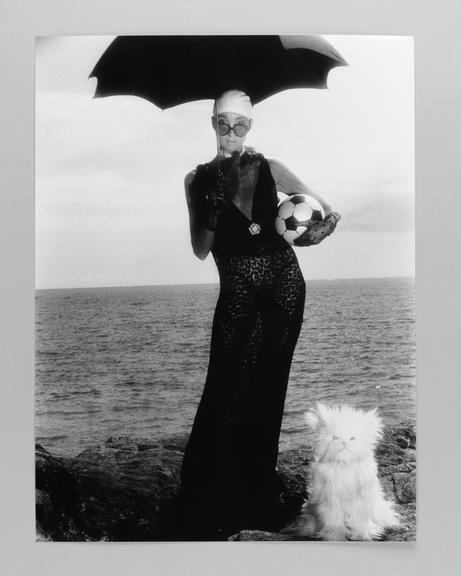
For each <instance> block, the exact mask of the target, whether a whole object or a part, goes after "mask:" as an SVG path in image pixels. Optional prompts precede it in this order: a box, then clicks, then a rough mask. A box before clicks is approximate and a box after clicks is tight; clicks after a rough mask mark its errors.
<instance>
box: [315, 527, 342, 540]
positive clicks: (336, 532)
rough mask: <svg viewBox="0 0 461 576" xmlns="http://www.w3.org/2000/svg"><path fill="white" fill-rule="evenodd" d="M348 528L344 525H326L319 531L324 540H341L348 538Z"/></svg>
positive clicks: (319, 535)
mask: <svg viewBox="0 0 461 576" xmlns="http://www.w3.org/2000/svg"><path fill="white" fill-rule="evenodd" d="M348 534H349V533H348V530H347V529H346V528H345V527H344V526H324V527H323V528H322V529H321V530H320V531H319V533H318V537H319V538H321V539H322V540H328V541H340V540H348Z"/></svg>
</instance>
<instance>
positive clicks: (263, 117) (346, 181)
mask: <svg viewBox="0 0 461 576" xmlns="http://www.w3.org/2000/svg"><path fill="white" fill-rule="evenodd" d="M324 37H325V38H326V39H327V40H328V41H329V42H330V43H331V44H332V45H333V46H334V47H335V48H336V49H337V50H338V51H339V52H340V53H341V55H342V56H343V57H344V58H345V60H346V61H347V62H348V64H349V66H347V67H340V68H335V69H333V70H332V71H331V72H330V75H329V80H328V89H327V90H314V89H298V90H289V91H285V92H282V93H279V94H277V95H275V96H272V97H270V98H268V99H266V100H265V101H263V102H261V103H260V104H257V105H256V106H255V107H254V121H253V129H252V130H251V131H250V133H249V135H248V138H247V141H246V144H248V145H251V146H254V147H255V148H256V149H257V150H258V151H260V152H262V153H263V154H264V155H265V156H266V157H270V158H276V159H278V160H280V161H281V162H283V163H284V164H285V165H286V166H288V167H289V168H290V169H291V170H292V171H293V172H295V173H296V174H297V176H298V177H299V178H301V180H303V181H304V182H305V184H306V185H307V186H309V187H310V188H312V189H313V190H315V191H316V192H317V193H318V194H320V195H321V196H322V197H324V198H325V200H327V201H328V203H329V204H330V205H331V206H332V207H333V209H334V210H336V211H338V212H340V213H341V215H342V220H341V222H340V223H339V224H338V227H337V229H336V231H335V233H334V234H333V235H332V236H331V237H329V238H327V239H326V240H325V241H324V242H323V243H322V244H320V245H318V246H313V247H297V248H295V251H296V254H297V257H298V260H299V263H300V266H301V269H302V271H303V274H304V276H305V278H306V280H310V279H332V278H363V277H387V276H413V275H414V272H415V261H414V249H415V247H414V209H415V183H414V153H415V151H414V146H415V138H414V70H413V44H412V39H411V38H410V37H403V36H354V35H344V36H330V35H328V36H324ZM112 40H113V37H111V36H53V37H44V38H39V39H38V40H37V44H36V178H35V181H36V186H35V214H36V221H35V225H36V226H35V230H36V259H35V261H36V287H37V288H39V289H41V288H71V287H93V286H133V285H154V284H184V283H207V282H218V275H217V271H216V266H215V264H214V261H213V259H212V257H211V255H209V257H208V258H207V259H206V260H205V261H201V260H199V259H198V258H197V257H195V256H194V254H193V252H192V248H191V244H190V237H189V225H188V213H187V206H186V202H185V196H184V176H185V174H186V173H187V172H189V171H190V170H191V169H193V168H194V167H195V166H196V165H197V164H199V163H203V162H206V161H208V160H210V159H211V158H212V157H213V156H214V155H215V154H216V140H215V136H214V133H213V131H212V129H211V123H210V116H211V110H212V101H211V100H207V101H200V102H192V103H188V104H184V105H181V106H177V107H175V108H170V109H168V110H165V111H161V110H160V109H158V108H156V107H155V106H154V105H153V104H151V103H149V102H148V101H146V100H143V99H141V98H137V97H134V96H115V97H108V98H96V99H95V98H93V94H94V91H95V88H96V79H95V78H91V79H89V78H88V75H89V74H90V72H91V70H92V69H93V67H94V65H95V64H96V62H97V60H98V58H99V57H100V56H101V54H102V53H103V52H104V50H105V49H106V48H107V46H108V45H109V44H110V43H111V41H112Z"/></svg>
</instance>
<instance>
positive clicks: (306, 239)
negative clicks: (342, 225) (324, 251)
mask: <svg viewBox="0 0 461 576" xmlns="http://www.w3.org/2000/svg"><path fill="white" fill-rule="evenodd" d="M340 220H341V214H338V212H330V214H328V216H325V218H324V219H323V220H321V221H320V222H311V223H310V224H309V225H308V227H307V230H305V231H304V232H303V233H302V234H301V236H298V237H297V238H296V239H295V240H294V242H293V244H294V245H295V246H312V245H315V244H320V242H321V241H322V240H324V239H325V238H326V237H327V236H329V235H330V234H332V233H333V232H334V229H335V228H336V224H337V223H338V222H339V221H340Z"/></svg>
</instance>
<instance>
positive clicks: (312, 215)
mask: <svg viewBox="0 0 461 576" xmlns="http://www.w3.org/2000/svg"><path fill="white" fill-rule="evenodd" d="M324 218H325V212H324V210H323V208H322V205H321V204H320V202H319V201H318V200H316V199H315V198H314V197H312V196H309V195H308V194H293V195H292V196H288V198H287V199H286V200H283V201H282V202H280V204H279V212H278V216H277V217H276V219H275V229H276V230H277V232H278V233H279V234H280V235H281V236H283V238H285V240H286V241H287V242H288V243H289V244H293V242H294V240H295V239H296V238H297V237H298V236H300V235H301V234H302V233H303V232H304V231H305V230H306V228H307V226H308V224H309V223H310V222H311V221H315V222H320V221H322V220H323V219H324Z"/></svg>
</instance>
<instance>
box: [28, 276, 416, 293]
mask: <svg viewBox="0 0 461 576" xmlns="http://www.w3.org/2000/svg"><path fill="white" fill-rule="evenodd" d="M403 278H406V279H409V280H415V279H416V276H415V275H409V274H403V275H398V276H350V277H349V276H343V277H340V278H309V279H306V283H309V282H337V281H341V280H345V281H347V280H392V279H395V280H397V279H403ZM174 286H219V282H176V283H168V282H165V283H161V284H110V285H104V286H50V287H47V288H37V287H35V292H46V291H47V290H103V289H107V288H160V287H165V288H167V287H174Z"/></svg>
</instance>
